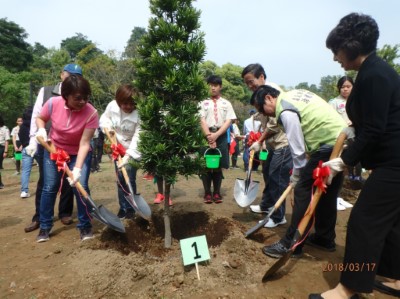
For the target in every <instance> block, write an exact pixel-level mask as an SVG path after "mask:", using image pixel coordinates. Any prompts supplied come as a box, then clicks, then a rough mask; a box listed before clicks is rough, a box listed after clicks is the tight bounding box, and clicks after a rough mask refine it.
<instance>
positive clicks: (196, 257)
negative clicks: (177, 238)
mask: <svg viewBox="0 0 400 299" xmlns="http://www.w3.org/2000/svg"><path fill="white" fill-rule="evenodd" d="M192 247H194V251H195V252H196V255H195V256H194V257H193V258H194V259H195V260H197V259H201V255H199V252H198V251H197V243H196V242H194V243H193V244H192Z"/></svg>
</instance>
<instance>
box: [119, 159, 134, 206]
mask: <svg viewBox="0 0 400 299" xmlns="http://www.w3.org/2000/svg"><path fill="white" fill-rule="evenodd" d="M115 164H116V163H115ZM125 169H126V172H127V173H128V177H129V182H130V183H131V186H132V189H133V193H135V194H136V193H137V192H136V171H137V169H136V168H135V167H132V165H130V164H128V165H125ZM115 171H116V172H117V174H118V182H117V187H118V202H119V209H120V210H124V211H125V212H126V211H128V210H129V211H133V207H132V206H131V205H130V204H129V203H128V201H127V200H126V199H125V196H126V195H128V194H129V188H128V186H127V185H126V183H125V179H124V176H123V175H122V171H119V169H118V167H117V165H115ZM132 195H133V194H132Z"/></svg>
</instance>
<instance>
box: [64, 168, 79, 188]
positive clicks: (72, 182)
mask: <svg viewBox="0 0 400 299" xmlns="http://www.w3.org/2000/svg"><path fill="white" fill-rule="evenodd" d="M81 172H82V169H80V168H78V167H74V169H73V170H72V178H70V177H67V180H68V183H69V184H70V185H71V186H72V187H75V184H76V182H79V178H80V177H81Z"/></svg>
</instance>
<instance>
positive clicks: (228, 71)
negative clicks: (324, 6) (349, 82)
mask: <svg viewBox="0 0 400 299" xmlns="http://www.w3.org/2000/svg"><path fill="white" fill-rule="evenodd" d="M168 3H169V1H168V2H166V4H165V5H163V7H164V8H165V7H167V6H168V5H169V4H168ZM176 13H177V12H176ZM176 13H175V14H174V13H172V14H170V15H168V14H167V13H164V14H162V13H160V11H155V14H154V16H155V17H163V18H164V21H163V22H158V23H157V21H156V20H155V19H154V18H153V19H152V20H150V22H149V24H150V25H151V26H152V25H154V24H153V22H156V24H157V26H159V27H157V28H155V27H154V26H153V27H151V26H150V27H149V28H153V29H151V30H153V31H152V32H147V30H146V29H145V28H141V27H134V28H133V30H132V33H131V36H130V38H129V40H128V41H127V45H126V47H125V51H124V53H123V55H122V56H121V55H119V54H118V53H116V52H115V51H109V52H108V53H103V51H101V50H100V49H99V48H98V47H97V46H96V45H95V43H93V42H92V41H91V40H90V39H89V38H88V37H87V36H86V35H84V34H83V33H75V35H74V36H71V37H67V38H66V39H64V40H62V41H61V42H60V48H46V47H45V46H43V45H42V44H40V43H38V42H35V43H34V44H33V45H30V44H29V43H28V42H26V39H27V37H28V33H27V32H26V31H25V29H24V28H22V27H20V26H19V25H18V24H16V23H14V22H12V21H9V20H7V19H6V18H3V19H0V66H1V67H2V70H1V72H0V76H1V78H0V82H8V83H7V85H5V86H0V89H1V90H2V92H1V94H0V96H1V98H0V100H1V101H0V102H1V105H2V106H1V113H2V115H3V117H4V118H5V120H6V124H7V125H8V126H12V125H14V123H15V119H14V118H15V115H16V114H15V113H11V112H10V110H8V109H6V107H15V109H21V111H17V114H18V113H20V112H22V109H23V108H24V107H26V106H27V105H29V104H30V102H31V96H30V94H32V98H33V99H32V101H34V100H35V98H36V94H37V92H38V91H39V88H40V87H41V86H44V85H52V84H55V83H57V82H58V81H59V80H60V70H61V69H62V67H63V66H64V65H65V64H67V63H72V62H75V63H78V64H80V65H81V67H82V68H83V73H84V76H85V77H86V78H87V79H88V80H89V81H90V83H91V85H92V88H93V96H92V101H93V103H95V105H96V108H97V109H99V112H100V113H101V112H102V111H103V109H104V108H105V106H106V105H107V103H108V102H110V101H111V100H112V99H113V96H114V94H115V91H116V88H117V87H118V86H119V85H120V84H122V83H129V82H132V81H133V80H134V76H135V66H134V65H133V59H134V58H138V57H139V56H138V55H139V53H138V47H137V46H138V44H139V41H140V40H141V38H142V37H143V36H145V35H147V34H152V35H151V36H152V40H151V42H152V43H156V42H158V41H160V47H159V48H158V49H157V53H156V52H146V50H145V49H143V51H144V54H146V53H147V54H149V57H151V59H159V60H162V59H164V57H165V58H168V60H167V61H166V65H172V66H174V65H175V62H174V61H181V60H183V59H188V60H190V59H191V56H190V55H193V53H196V52H198V51H199V49H198V48H196V47H197V45H194V46H193V45H192V44H189V47H191V48H188V49H186V47H187V45H186V41H187V40H189V37H190V35H187V34H186V37H185V32H190V30H192V29H193V28H196V26H200V25H199V22H194V21H193V20H192V16H191V15H185V16H181V17H178V16H177V15H176ZM179 13H180V12H179ZM171 18H175V20H176V28H172V29H173V30H171V28H170V25H169V24H168V21H169V20H170V19H171ZM156 29H157V30H156ZM197 29H199V28H197ZM165 34H170V36H168V38H167V37H166V36H163V35H165ZM182 37H185V38H186V39H187V40H185V38H182ZM179 38H181V39H179ZM399 47H400V45H399V44H397V45H384V46H383V47H382V48H381V49H378V51H377V54H378V55H379V56H381V57H382V58H383V59H384V60H385V61H387V62H388V63H389V64H390V65H392V66H393V67H394V68H395V69H396V70H397V72H398V73H400V65H399V58H400V53H399ZM147 54H146V55H147ZM185 55H186V56H185ZM188 55H189V56H188ZM193 57H194V59H196V56H193ZM149 59H150V58H149ZM182 69H184V68H182ZM199 70H200V72H201V74H202V77H203V78H207V77H208V76H209V75H211V74H218V75H220V76H221V77H222V78H223V90H222V94H223V96H224V97H226V98H228V99H229V100H230V101H231V102H232V104H233V106H234V107H235V110H236V115H237V116H238V117H239V119H240V120H244V119H245V118H247V116H248V113H247V112H248V109H249V108H250V106H249V103H248V101H249V98H250V96H251V92H250V91H248V89H247V88H246V87H245V86H244V84H243V82H242V79H241V71H242V66H239V65H234V64H232V63H226V64H224V65H222V66H218V65H217V64H216V63H215V62H213V61H200V64H199ZM175 71H177V70H175ZM13 74H15V76H13ZM346 74H347V75H351V76H352V77H354V78H355V77H356V75H357V74H356V72H347V73H346ZM153 75H154V76H157V70H154V72H153ZM342 75H344V73H343V74H330V75H327V76H325V77H322V78H321V80H320V83H319V84H317V85H315V84H311V85H309V84H308V83H307V82H301V83H299V84H298V85H296V86H295V88H304V89H308V90H310V91H312V92H314V93H316V94H318V95H320V96H321V97H322V98H324V99H325V100H329V99H331V98H333V97H336V96H337V94H338V91H337V90H336V83H337V80H338V79H339V78H340V77H341V76H342ZM11 77H12V79H11V81H9V80H10V78H11ZM149 82H152V81H151V80H150V81H149ZM278 83H279V82H278ZM10 84H11V85H14V87H13V88H15V86H18V89H19V91H18V92H17V93H16V94H17V95H18V96H14V95H13V94H11V93H10V90H12V88H11V87H10V86H11V85H10ZM149 85H151V84H149ZM31 87H32V89H31ZM161 87H162V86H161ZM282 87H283V86H282ZM291 88H292V87H283V89H291ZM6 90H8V91H7V92H6ZM6 114H7V115H6ZM14 114H15V115H14Z"/></svg>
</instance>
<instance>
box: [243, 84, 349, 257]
mask: <svg viewBox="0 0 400 299" xmlns="http://www.w3.org/2000/svg"><path fill="white" fill-rule="evenodd" d="M251 100H252V102H253V101H254V103H255V107H256V108H257V109H258V111H259V112H260V113H263V114H264V115H267V116H272V117H276V119H277V122H278V124H279V125H280V126H282V128H283V130H284V131H285V133H286V136H287V139H288V142H289V147H290V151H291V154H292V159H293V169H292V174H291V177H290V182H291V184H292V185H293V186H294V207H293V213H292V220H291V224H290V226H289V228H288V229H287V231H286V234H285V236H284V237H283V238H281V240H279V241H278V242H276V243H273V244H272V245H268V246H265V247H264V248H263V252H264V254H266V255H268V256H270V257H274V258H280V257H282V256H283V255H284V254H285V253H286V252H287V251H288V250H289V248H290V245H291V242H292V239H293V237H294V234H295V232H296V229H297V226H298V224H299V223H300V221H301V219H302V217H303V215H304V214H305V212H306V210H307V207H308V205H309V203H310V201H311V195H312V190H313V184H314V181H315V179H314V178H313V171H314V169H315V168H317V167H318V165H319V161H323V162H325V161H328V160H329V156H330V154H331V152H332V149H333V146H334V144H335V142H336V139H337V137H338V136H339V134H340V132H341V131H342V130H343V129H344V128H346V123H345V122H344V121H343V119H342V118H341V116H340V115H339V114H338V113H337V112H336V111H335V110H334V109H333V108H332V107H331V106H330V105H329V104H328V103H327V102H326V101H325V100H323V99H322V98H320V97H319V96H317V95H316V94H314V93H312V92H310V91H307V90H302V89H295V90H291V91H289V92H283V91H279V90H277V89H275V88H273V87H272V86H269V85H262V86H260V87H258V88H257V89H256V90H255V91H254V93H253V95H252V99H251ZM342 181H343V176H342V175H338V176H336V177H335V178H334V179H333V181H332V183H331V185H330V186H329V187H328V188H327V189H326V193H323V195H322V196H321V198H320V202H319V204H318V206H317V208H316V213H315V233H313V234H310V235H309V237H308V239H307V244H309V245H311V246H314V247H317V248H319V249H322V250H325V251H335V249H336V244H335V237H336V234H335V224H336V198H337V196H338V193H339V191H340V187H341V184H342ZM314 188H315V187H314ZM309 229H311V226H310V227H309ZM303 244H304V243H302V244H300V245H298V246H297V247H296V250H295V251H294V253H293V257H301V255H302V245H303Z"/></svg>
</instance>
